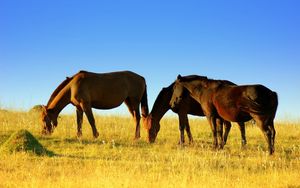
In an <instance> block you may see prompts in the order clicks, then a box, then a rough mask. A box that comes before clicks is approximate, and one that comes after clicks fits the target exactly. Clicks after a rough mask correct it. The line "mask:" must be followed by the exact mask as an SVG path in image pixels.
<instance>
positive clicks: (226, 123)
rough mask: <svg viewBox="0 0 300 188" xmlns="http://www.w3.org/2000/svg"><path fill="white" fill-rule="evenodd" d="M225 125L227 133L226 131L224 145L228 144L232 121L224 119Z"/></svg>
mask: <svg viewBox="0 0 300 188" xmlns="http://www.w3.org/2000/svg"><path fill="white" fill-rule="evenodd" d="M224 126H225V133H224V136H223V138H224V141H223V142H224V145H225V144H226V142H227V138H228V134H229V132H230V129H231V123H230V122H229V121H224Z"/></svg>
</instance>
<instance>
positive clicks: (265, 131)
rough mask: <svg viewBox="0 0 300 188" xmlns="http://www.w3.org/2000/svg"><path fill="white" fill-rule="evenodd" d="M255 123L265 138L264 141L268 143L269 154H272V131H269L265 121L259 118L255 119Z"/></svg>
mask: <svg viewBox="0 0 300 188" xmlns="http://www.w3.org/2000/svg"><path fill="white" fill-rule="evenodd" d="M255 121H256V123H257V125H258V127H259V128H260V129H261V130H262V132H263V134H264V137H265V139H266V141H267V143H268V150H269V154H270V155H272V154H273V152H274V151H273V150H274V148H273V145H272V143H273V141H272V136H273V135H272V131H271V130H270V128H269V126H268V124H267V121H266V120H265V119H264V120H262V119H260V118H257V119H255ZM274 131H275V130H274ZM274 136H275V135H274Z"/></svg>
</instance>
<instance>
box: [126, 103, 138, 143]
mask: <svg viewBox="0 0 300 188" xmlns="http://www.w3.org/2000/svg"><path fill="white" fill-rule="evenodd" d="M125 104H126V106H127V108H128V110H129V112H130V114H131V115H132V117H133V118H134V121H135V137H134V139H136V140H137V139H139V138H140V137H141V135H140V119H141V115H140V110H139V103H136V104H135V105H134V104H133V100H131V99H129V98H127V99H126V100H125Z"/></svg>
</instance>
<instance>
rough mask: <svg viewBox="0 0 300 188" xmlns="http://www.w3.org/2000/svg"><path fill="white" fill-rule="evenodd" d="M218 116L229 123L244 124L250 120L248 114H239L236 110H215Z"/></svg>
mask: <svg viewBox="0 0 300 188" xmlns="http://www.w3.org/2000/svg"><path fill="white" fill-rule="evenodd" d="M217 111H218V114H219V116H221V117H222V118H223V119H225V120H227V121H231V122H245V121H249V120H250V119H252V117H251V116H250V114H248V113H245V112H241V111H239V110H238V109H236V108H222V109H217Z"/></svg>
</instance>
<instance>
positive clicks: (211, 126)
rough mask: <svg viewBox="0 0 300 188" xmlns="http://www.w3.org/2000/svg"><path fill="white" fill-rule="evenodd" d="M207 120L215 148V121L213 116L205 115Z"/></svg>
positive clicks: (216, 143) (216, 142)
mask: <svg viewBox="0 0 300 188" xmlns="http://www.w3.org/2000/svg"><path fill="white" fill-rule="evenodd" d="M207 120H208V122H209V125H210V128H211V131H212V133H213V148H214V149H216V148H217V146H218V140H217V130H216V122H215V120H214V118H213V117H210V116H207Z"/></svg>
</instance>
